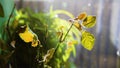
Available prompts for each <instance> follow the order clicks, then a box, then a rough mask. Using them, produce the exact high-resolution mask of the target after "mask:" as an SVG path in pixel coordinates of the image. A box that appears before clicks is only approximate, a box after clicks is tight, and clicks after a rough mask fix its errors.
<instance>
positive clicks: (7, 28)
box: [6, 4, 15, 39]
mask: <svg viewBox="0 0 120 68" xmlns="http://www.w3.org/2000/svg"><path fill="white" fill-rule="evenodd" d="M14 9H15V4H14V7H13V9H12V12H11V14H10V16H9V18H8V21H7V26H6V30H7V32H8V35H9V38H10V39H12V36H11V33H10V30H9V23H10V18H11V17H12V15H13V12H14Z"/></svg>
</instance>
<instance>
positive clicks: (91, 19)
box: [82, 15, 96, 28]
mask: <svg viewBox="0 0 120 68" xmlns="http://www.w3.org/2000/svg"><path fill="white" fill-rule="evenodd" d="M95 24H96V16H91V15H89V16H87V17H86V19H84V20H83V23H82V25H83V26H85V27H86V28H91V27H93V26H94V25H95Z"/></svg>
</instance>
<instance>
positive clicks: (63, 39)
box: [53, 23, 73, 55]
mask: <svg viewBox="0 0 120 68" xmlns="http://www.w3.org/2000/svg"><path fill="white" fill-rule="evenodd" d="M72 26H73V23H72V24H71V26H70V28H69V29H68V31H67V33H66V34H65V36H64V38H63V40H61V41H60V42H59V43H58V44H57V46H56V48H55V52H54V54H55V53H56V51H57V50H58V48H59V46H60V43H62V42H63V41H65V39H66V37H67V35H68V33H69V32H70V30H71V28H72ZM54 54H53V55H54Z"/></svg>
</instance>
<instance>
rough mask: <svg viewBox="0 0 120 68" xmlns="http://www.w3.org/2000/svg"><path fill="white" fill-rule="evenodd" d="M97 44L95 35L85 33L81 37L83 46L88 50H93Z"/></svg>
mask: <svg viewBox="0 0 120 68" xmlns="http://www.w3.org/2000/svg"><path fill="white" fill-rule="evenodd" d="M94 42H95V37H94V35H93V34H91V33H89V32H87V31H83V32H82V37H81V43H82V46H83V47H84V48H85V49H87V50H92V48H93V46H94Z"/></svg>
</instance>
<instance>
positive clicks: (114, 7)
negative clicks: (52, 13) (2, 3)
mask: <svg viewBox="0 0 120 68" xmlns="http://www.w3.org/2000/svg"><path fill="white" fill-rule="evenodd" d="M15 3H16V4H17V9H20V8H26V7H30V8H32V9H33V10H34V11H35V12H39V11H42V12H48V11H49V9H50V6H53V9H54V10H57V9H62V10H67V11H69V12H71V13H72V14H73V15H75V16H77V15H79V14H80V13H81V12H87V14H88V15H96V16H97V24H96V26H95V27H94V28H91V29H89V30H88V31H90V32H91V33H93V34H94V35H95V37H96V41H95V46H94V48H93V50H92V51H87V50H86V49H84V48H83V47H81V46H76V51H77V56H76V57H72V56H71V58H70V60H71V61H73V62H74V63H75V65H76V67H77V68H120V29H119V27H120V0H15ZM60 17H61V18H63V19H66V20H68V19H69V18H68V17H66V16H64V15H63V16H62V15H61V16H60Z"/></svg>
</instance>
